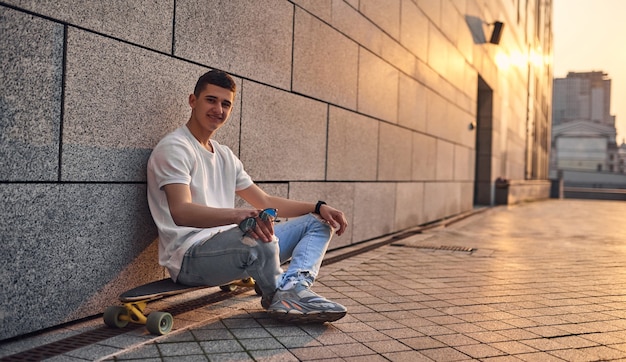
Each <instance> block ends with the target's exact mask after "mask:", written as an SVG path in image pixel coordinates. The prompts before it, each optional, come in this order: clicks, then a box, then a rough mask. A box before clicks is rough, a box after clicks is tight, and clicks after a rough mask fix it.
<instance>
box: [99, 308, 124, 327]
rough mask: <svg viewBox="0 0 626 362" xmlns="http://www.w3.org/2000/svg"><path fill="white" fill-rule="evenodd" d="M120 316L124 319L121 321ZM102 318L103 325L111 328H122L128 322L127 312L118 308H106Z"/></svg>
mask: <svg viewBox="0 0 626 362" xmlns="http://www.w3.org/2000/svg"><path fill="white" fill-rule="evenodd" d="M121 316H125V318H123V319H122V318H120V317H121ZM102 317H103V319H104V324H106V325H107V326H109V327H112V328H124V327H126V325H128V321H129V320H130V318H129V314H128V310H127V309H126V308H124V307H120V306H115V307H108V308H107V309H105V310H104V315H103V316H102Z"/></svg>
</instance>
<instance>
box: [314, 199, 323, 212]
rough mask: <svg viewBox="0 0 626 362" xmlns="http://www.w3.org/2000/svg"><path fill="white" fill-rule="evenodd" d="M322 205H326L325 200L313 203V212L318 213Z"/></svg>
mask: <svg viewBox="0 0 626 362" xmlns="http://www.w3.org/2000/svg"><path fill="white" fill-rule="evenodd" d="M322 205H326V201H321V200H320V201H318V202H317V204H315V211H314V212H315V213H316V214H318V215H319V214H320V207H322Z"/></svg>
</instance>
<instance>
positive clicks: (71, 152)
mask: <svg viewBox="0 0 626 362" xmlns="http://www.w3.org/2000/svg"><path fill="white" fill-rule="evenodd" d="M67 38H68V39H67V71H66V80H65V83H66V86H65V110H64V121H63V147H62V150H63V151H62V152H63V153H62V160H63V163H62V179H63V180H66V181H145V173H146V162H147V159H148V157H149V156H150V152H151V150H152V148H153V147H154V146H155V145H156V144H157V143H158V141H159V140H160V139H161V138H162V137H163V136H164V135H165V134H167V133H169V132H171V131H173V130H174V129H176V128H178V127H180V126H182V125H183V124H185V123H186V122H187V120H188V119H189V114H190V107H189V103H188V99H189V94H191V93H193V88H194V86H195V83H196V81H197V78H198V77H199V76H200V75H201V74H203V73H204V72H206V71H208V69H206V68H203V67H200V66H197V65H192V64H189V63H186V62H182V61H178V60H175V59H173V58H171V57H168V56H165V55H162V54H158V53H155V52H151V51H148V50H145V49H142V48H138V47H134V46H130V45H128V44H125V43H121V42H118V41H114V40H112V39H109V38H105V37H102V36H99V35H96V34H92V33H87V32H84V31H81V30H78V29H74V28H70V29H69V31H68V37H67ZM238 104H239V103H238V102H235V109H234V110H233V114H232V115H231V117H232V118H234V119H236V121H235V122H231V123H227V124H226V125H225V126H224V129H223V130H220V131H219V132H218V134H219V136H218V137H217V138H216V139H218V141H220V142H222V143H225V144H227V145H229V146H230V147H231V148H234V149H235V150H237V149H238V134H239V132H238V128H239V122H238V119H239V113H238V112H239V107H238Z"/></svg>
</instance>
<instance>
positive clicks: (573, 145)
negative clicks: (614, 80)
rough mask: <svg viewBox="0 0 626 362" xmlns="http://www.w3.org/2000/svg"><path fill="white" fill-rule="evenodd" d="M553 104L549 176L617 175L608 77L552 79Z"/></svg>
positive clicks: (581, 74) (581, 75)
mask: <svg viewBox="0 0 626 362" xmlns="http://www.w3.org/2000/svg"><path fill="white" fill-rule="evenodd" d="M552 104H553V105H552V121H553V128H552V152H551V164H550V170H551V172H550V173H551V177H553V178H556V177H557V174H558V171H559V170H575V171H587V172H620V169H621V168H620V165H619V162H620V161H619V154H618V147H617V144H616V139H615V137H616V130H615V116H614V115H611V114H610V109H611V79H610V78H609V77H608V74H606V73H604V72H600V71H593V72H578V73H577V72H569V73H568V74H567V77H566V78H556V79H554V93H553V102H552ZM573 174H574V173H568V175H573ZM565 182H566V183H568V182H569V183H572V182H576V180H565Z"/></svg>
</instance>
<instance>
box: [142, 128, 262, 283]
mask: <svg viewBox="0 0 626 362" xmlns="http://www.w3.org/2000/svg"><path fill="white" fill-rule="evenodd" d="M211 145H212V146H213V150H214V151H215V152H213V153H212V152H209V151H208V150H206V149H205V148H204V147H203V146H202V145H201V144H200V142H198V140H196V138H195V137H194V136H193V135H192V134H191V132H190V131H189V129H188V128H187V126H186V125H185V126H182V127H180V128H178V129H177V130H175V131H174V132H172V133H170V134H168V135H167V136H165V137H164V138H163V139H162V140H161V141H160V142H159V144H157V146H156V147H155V148H154V150H153V151H152V154H151V155H150V159H149V160H148V204H149V206H150V212H151V213H152V218H153V219H154V222H155V223H156V225H157V227H158V230H159V264H161V265H162V266H164V267H166V268H167V269H168V270H169V272H170V276H171V277H172V279H174V280H176V279H177V278H178V273H179V272H180V267H181V264H182V262H183V258H184V256H185V252H187V250H188V249H189V248H190V247H191V246H192V245H193V244H194V243H196V242H198V241H201V240H206V239H208V238H210V237H211V236H213V235H214V234H216V233H218V232H220V231H224V230H228V229H230V228H233V227H236V226H237V225H236V224H232V225H224V226H219V227H213V228H206V229H203V228H193V227H185V226H178V225H176V223H174V220H173V219H172V215H171V213H170V209H169V205H168V203H167V197H166V195H165V191H163V186H165V185H168V184H174V183H178V184H185V185H189V188H190V189H191V198H192V202H194V203H196V204H200V205H206V206H210V207H218V208H233V207H234V206H235V191H239V190H243V189H246V188H248V187H250V186H251V185H252V184H253V181H252V179H251V178H250V176H249V175H248V174H247V173H246V171H245V170H244V169H243V164H242V163H241V161H240V160H239V158H237V156H235V154H234V153H233V152H232V151H231V149H230V148H228V147H227V146H224V145H221V144H219V143H218V142H217V141H215V140H211Z"/></svg>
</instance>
